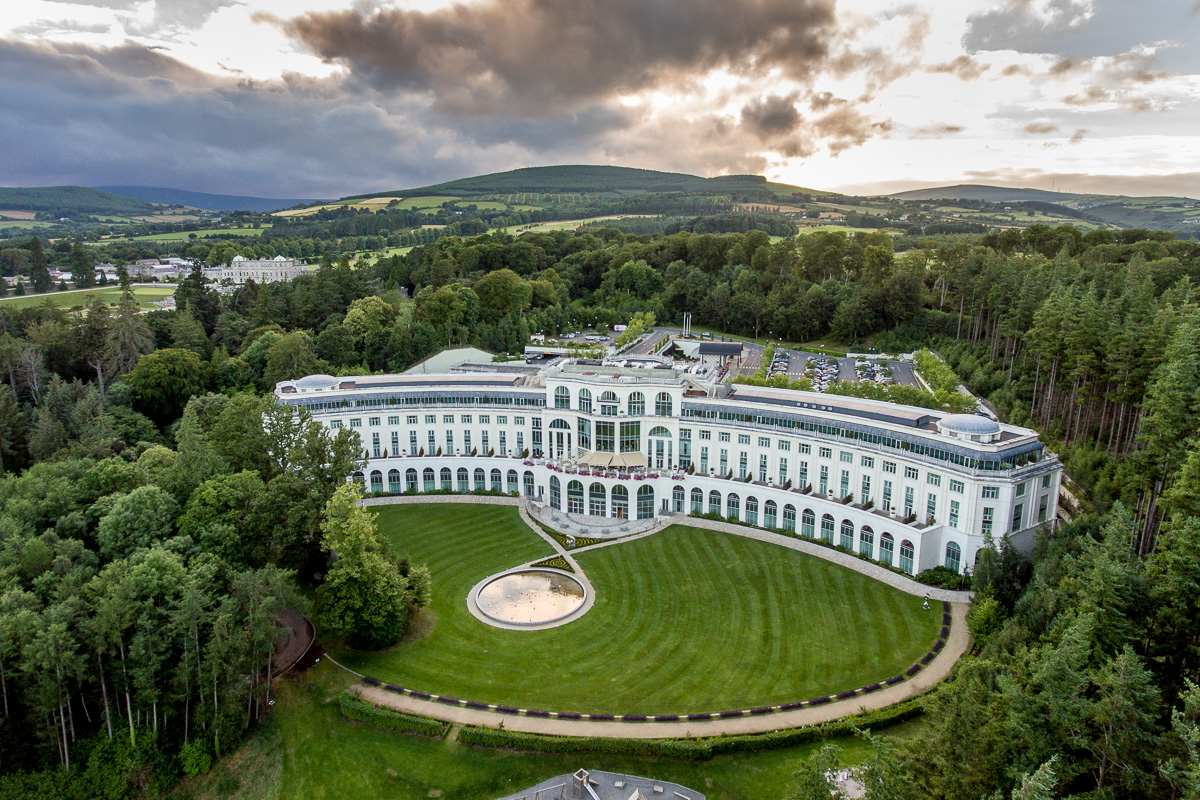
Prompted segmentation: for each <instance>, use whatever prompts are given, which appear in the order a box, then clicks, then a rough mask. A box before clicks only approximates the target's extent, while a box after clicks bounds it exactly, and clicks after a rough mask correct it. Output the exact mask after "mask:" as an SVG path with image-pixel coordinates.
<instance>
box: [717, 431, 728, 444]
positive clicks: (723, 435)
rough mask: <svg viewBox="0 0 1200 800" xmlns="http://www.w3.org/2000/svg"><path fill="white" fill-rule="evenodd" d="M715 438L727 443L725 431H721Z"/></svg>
mask: <svg viewBox="0 0 1200 800" xmlns="http://www.w3.org/2000/svg"><path fill="white" fill-rule="evenodd" d="M717 438H718V439H720V440H721V441H722V442H728V441H729V433H728V432H727V431H721V432H720V433H718V434H717Z"/></svg>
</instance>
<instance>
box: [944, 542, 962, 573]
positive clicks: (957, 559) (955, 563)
mask: <svg viewBox="0 0 1200 800" xmlns="http://www.w3.org/2000/svg"><path fill="white" fill-rule="evenodd" d="M961 566H962V548H961V547H959V546H958V544H957V543H955V542H947V543H946V569H949V570H953V571H954V572H958V571H959V569H960V567H961Z"/></svg>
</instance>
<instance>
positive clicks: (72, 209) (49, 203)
mask: <svg viewBox="0 0 1200 800" xmlns="http://www.w3.org/2000/svg"><path fill="white" fill-rule="evenodd" d="M0 209H5V210H11V211H33V212H35V213H39V212H40V213H49V214H56V215H59V216H64V217H69V216H71V215H72V214H111V215H113V216H129V215H137V214H151V213H153V212H154V211H155V210H156V209H155V207H154V206H153V205H151V204H150V203H147V202H146V201H144V200H136V199H134V198H131V197H121V196H120V195H115V194H111V193H109V192H102V191H100V190H99V189H89V188H88V187H86V186H36V187H29V188H22V187H0Z"/></svg>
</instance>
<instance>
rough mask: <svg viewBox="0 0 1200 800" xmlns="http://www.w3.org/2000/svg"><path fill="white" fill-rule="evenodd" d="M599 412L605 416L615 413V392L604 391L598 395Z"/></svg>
mask: <svg viewBox="0 0 1200 800" xmlns="http://www.w3.org/2000/svg"><path fill="white" fill-rule="evenodd" d="M600 414H601V416H605V417H615V416H616V415H617V395H616V393H615V392H605V393H604V394H602V395H600Z"/></svg>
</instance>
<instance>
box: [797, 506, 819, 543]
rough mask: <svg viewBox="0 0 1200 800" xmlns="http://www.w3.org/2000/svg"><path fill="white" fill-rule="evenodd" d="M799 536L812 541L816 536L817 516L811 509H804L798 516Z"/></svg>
mask: <svg viewBox="0 0 1200 800" xmlns="http://www.w3.org/2000/svg"><path fill="white" fill-rule="evenodd" d="M800 535H801V536H806V537H808V538H809V539H812V538H813V537H815V536H816V535H817V515H816V514H814V513H813V511H812V509H811V508H806V509H804V513H803V514H801V515H800Z"/></svg>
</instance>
